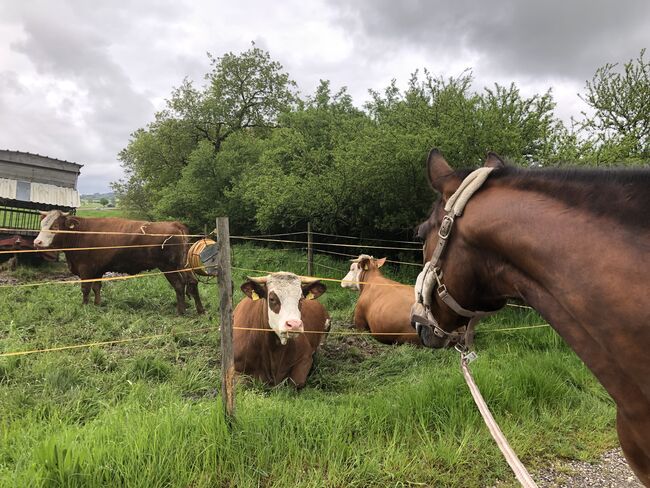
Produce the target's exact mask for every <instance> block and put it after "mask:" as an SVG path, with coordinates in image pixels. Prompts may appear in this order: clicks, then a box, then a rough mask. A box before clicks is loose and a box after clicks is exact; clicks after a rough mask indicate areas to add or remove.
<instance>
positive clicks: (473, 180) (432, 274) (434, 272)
mask: <svg viewBox="0 0 650 488" xmlns="http://www.w3.org/2000/svg"><path fill="white" fill-rule="evenodd" d="M493 169H494V168H479V169H477V170H475V171H473V172H472V173H470V174H469V175H468V176H467V177H466V178H465V179H464V180H463V181H462V183H461V184H460V186H459V187H458V190H456V192H455V193H454V194H453V195H452V196H451V197H450V198H449V200H448V201H447V204H446V205H445V211H447V214H446V215H445V216H444V217H443V219H442V222H441V224H440V229H438V243H437V244H436V248H435V249H434V251H433V255H432V256H431V260H429V261H428V262H427V263H425V265H424V268H423V270H422V272H421V273H420V277H421V279H420V277H418V281H419V282H420V286H419V287H418V286H417V284H416V289H415V298H416V301H415V303H414V304H413V306H412V307H411V325H413V327H415V329H416V330H417V332H418V335H419V334H420V330H421V327H422V326H425V327H429V328H430V329H431V330H432V332H433V334H434V335H435V336H437V337H439V338H444V337H449V336H451V335H452V333H451V332H447V331H446V330H444V329H443V328H442V327H440V323H439V322H438V321H437V320H436V318H435V317H434V316H433V312H432V311H431V306H430V305H431V304H430V303H427V298H428V297H429V296H431V294H430V293H427V292H430V291H431V288H432V287H433V286H434V280H435V285H436V293H437V295H438V297H439V298H440V300H442V302H443V303H444V304H445V305H447V306H448V307H449V308H450V309H452V310H453V311H454V312H455V313H456V314H457V315H460V316H462V317H468V318H470V319H472V320H470V322H474V321H476V319H478V318H480V317H483V316H485V315H489V314H490V313H492V312H482V311H471V310H467V309H466V308H463V307H461V306H460V305H459V304H458V302H457V301H456V300H455V299H454V297H452V296H451V294H450V293H449V291H448V290H447V286H446V285H445V284H444V283H443V277H444V273H443V271H442V268H441V266H440V263H439V261H440V257H441V256H442V254H443V252H444V250H445V247H446V246H447V242H448V239H449V236H450V235H451V231H452V229H453V227H454V222H455V220H456V217H459V216H461V215H462V214H463V210H464V208H465V205H466V204H467V201H468V200H469V199H470V197H471V196H472V195H473V194H474V193H476V191H478V189H479V188H480V187H481V185H482V184H483V183H484V182H485V180H486V179H487V177H488V176H489V174H490V172H491V171H492V170H493Z"/></svg>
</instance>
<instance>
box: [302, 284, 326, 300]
mask: <svg viewBox="0 0 650 488" xmlns="http://www.w3.org/2000/svg"><path fill="white" fill-rule="evenodd" d="M325 291H327V287H326V286H325V285H324V284H322V283H321V282H320V281H312V282H311V283H304V284H303V285H302V294H303V295H304V296H306V297H309V298H310V299H312V298H318V297H319V296H321V295H322V294H323V293H325ZM310 295H311V296H310Z"/></svg>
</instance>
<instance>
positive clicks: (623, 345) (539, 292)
mask: <svg viewBox="0 0 650 488" xmlns="http://www.w3.org/2000/svg"><path fill="white" fill-rule="evenodd" d="M484 168H491V170H490V171H491V172H490V173H489V174H488V175H487V178H486V179H485V181H484V182H483V184H482V185H481V186H480V187H479V188H478V190H476V192H475V193H474V194H473V196H471V197H470V198H469V200H467V202H466V206H465V207H464V210H462V213H461V215H459V216H457V217H456V218H455V219H453V220H451V224H449V220H450V219H449V218H448V217H447V218H446V211H445V205H446V204H447V202H448V201H449V200H450V199H451V200H452V202H453V201H454V200H455V199H456V198H457V196H458V195H456V196H454V197H453V198H452V195H454V193H455V192H456V190H457V189H458V188H459V186H460V185H461V182H463V180H464V179H465V178H466V177H467V176H468V175H469V174H470V171H468V170H458V171H454V170H453V169H452V168H451V167H450V166H449V164H448V163H447V161H445V159H444V157H443V156H442V154H441V153H440V152H439V151H438V150H436V149H433V150H432V151H431V152H430V153H429V157H428V161H427V176H428V180H429V183H430V185H431V187H432V188H433V189H434V190H435V191H437V192H438V193H439V194H440V195H441V198H440V199H439V200H438V201H437V202H436V203H435V204H434V207H433V210H432V213H431V215H430V217H429V218H428V219H427V220H426V221H425V222H423V223H422V224H421V225H420V226H419V228H418V234H419V235H420V236H421V237H423V238H424V239H425V246H424V257H425V261H430V260H431V258H432V256H434V261H437V263H433V264H436V270H437V271H435V273H434V274H435V277H436V279H437V281H436V283H437V285H434V286H432V287H429V288H427V289H426V290H425V291H424V294H425V295H426V298H427V300H428V303H429V305H427V307H429V309H428V310H429V313H430V316H431V317H432V319H431V320H430V323H429V324H425V325H423V326H418V333H419V335H420V338H421V340H422V342H423V344H424V345H425V346H428V347H434V348H438V347H443V346H444V345H446V343H448V341H449V336H448V333H450V332H452V331H453V330H455V329H457V328H458V327H460V326H463V325H466V324H467V322H468V320H469V319H468V318H467V317H465V316H463V315H460V314H459V313H458V312H457V311H455V310H457V308H456V307H454V306H450V305H449V301H448V300H443V298H446V296H447V295H449V296H453V299H454V300H455V304H456V305H460V308H461V310H463V311H467V310H483V311H486V312H490V311H496V310H498V309H500V308H502V307H503V306H504V305H505V304H506V301H507V300H508V299H510V298H518V299H521V300H523V301H524V302H525V303H527V304H528V305H530V306H531V307H533V308H534V309H535V310H537V311H538V312H539V313H540V315H541V316H542V317H543V318H544V319H545V320H546V321H548V323H549V324H550V325H551V326H552V327H553V328H554V329H555V330H556V331H557V332H558V333H559V334H560V336H562V338H563V339H564V340H565V341H566V342H567V343H568V344H569V345H570V346H571V348H572V349H573V350H574V351H575V352H576V354H577V355H578V356H579V357H580V359H581V360H582V361H583V362H584V363H585V364H586V365H587V367H588V368H589V369H590V370H591V371H592V372H593V374H594V375H595V376H596V378H597V379H598V380H599V381H600V383H601V384H602V385H603V387H604V388H605V389H606V390H607V392H608V393H609V394H610V395H611V397H612V398H613V399H614V402H615V403H616V407H617V414H616V428H617V432H618V438H619V442H620V444H621V447H622V449H623V452H624V454H625V457H626V458H627V460H628V462H629V465H630V467H631V468H632V470H633V471H634V473H635V474H636V476H637V477H638V478H639V479H640V480H641V482H642V483H644V485H645V486H650V308H649V305H650V303H649V302H650V300H649V297H650V171H649V170H647V169H636V170H600V169H598V170H596V169H593V170H578V169H519V168H515V167H511V166H506V165H505V164H504V162H503V160H502V159H501V158H500V157H499V156H497V155H496V154H494V153H489V154H488V157H487V159H486V161H485V164H484ZM475 173H476V172H475ZM463 186H464V185H463ZM459 193H460V192H459ZM452 202H449V203H452ZM447 207H448V208H449V205H447ZM441 224H442V226H443V228H442V229H441ZM442 240H444V241H445V242H446V245H445V243H441V241H442ZM441 244H442V246H440V245H441ZM438 247H442V251H440V252H439V251H437V250H436V249H437V248H438ZM435 255H438V256H439V258H438V257H436V256H435ZM426 269H427V267H425V271H426ZM432 269H433V268H432ZM425 271H423V273H424V272H425ZM421 279H422V273H421V276H420V277H419V278H418V282H420V281H421ZM441 290H442V291H441ZM416 291H417V286H416ZM452 305H453V304H452Z"/></svg>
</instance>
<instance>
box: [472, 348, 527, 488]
mask: <svg viewBox="0 0 650 488" xmlns="http://www.w3.org/2000/svg"><path fill="white" fill-rule="evenodd" d="M460 369H461V370H462V372H463V377H464V378H465V382H466V383H467V386H468V388H469V391H470V393H471V394H472V398H474V402H475V403H476V406H477V407H478V409H479V412H481V416H482V417H483V420H484V422H485V425H486V426H487V428H488V430H489V431H490V434H492V438H493V439H494V441H495V442H496V443H497V446H498V447H499V450H500V451H501V453H502V454H503V457H505V458H506V461H507V462H508V465H509V466H510V469H512V471H513V473H514V474H515V476H516V477H517V480H518V481H519V483H521V486H523V487H524V488H537V485H536V484H535V482H534V481H533V479H532V478H531V476H530V474H529V473H528V471H527V470H526V467H525V466H524V465H523V464H522V462H521V461H520V460H519V457H517V454H516V453H515V451H514V450H513V449H512V447H510V444H508V440H507V439H506V437H505V436H504V435H503V432H501V429H500V428H499V425H498V424H497V423H496V421H495V420H494V417H493V416H492V413H491V412H490V409H489V408H488V406H487V404H486V403H485V400H484V399H483V395H481V392H480V391H479V389H478V387H477V386H476V383H474V378H473V377H472V373H471V371H470V370H469V367H468V361H467V359H466V358H465V356H464V355H463V353H462V352H461V353H460Z"/></svg>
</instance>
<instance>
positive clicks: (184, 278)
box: [34, 210, 205, 314]
mask: <svg viewBox="0 0 650 488" xmlns="http://www.w3.org/2000/svg"><path fill="white" fill-rule="evenodd" d="M57 230H58V231H77V232H79V233H74V232H71V233H55V232H50V231H57ZM85 232H89V233H85ZM92 232H100V233H97V234H93V233H92ZM102 232H106V234H102ZM112 232H114V233H115V234H110V233H112ZM120 233H125V234H126V235H125V234H120ZM147 234H158V235H154V236H152V235H147ZM186 234H187V227H185V225H183V224H181V223H180V222H144V221H138V220H126V219H119V218H83V217H77V216H74V215H69V214H68V213H65V212H61V211H60V210H50V211H49V212H41V231H40V233H39V234H38V236H36V239H34V245H35V246H36V247H39V248H53V249H72V248H74V249H78V248H89V247H113V246H134V247H123V248H117V249H99V250H79V251H77V250H70V251H64V252H65V258H66V261H67V262H68V267H69V268H70V271H71V272H72V273H73V274H75V275H77V276H78V277H79V278H81V279H82V280H85V279H94V278H101V277H102V275H103V274H104V273H106V272H107V271H113V272H118V273H128V274H137V273H139V272H141V271H145V270H150V269H155V268H158V269H159V270H161V271H172V270H176V269H183V268H185V267H186V260H187V251H188V247H189V245H188V238H187V237H186ZM137 246H146V247H137ZM165 278H167V281H169V283H170V284H171V285H172V287H173V288H174V290H175V291H176V311H177V312H178V314H183V313H184V312H185V308H186V303H185V294H186V293H187V295H188V296H191V297H192V298H193V299H194V304H195V306H196V311H197V312H198V313H203V312H204V311H205V310H204V308H203V305H202V304H201V298H200V297H199V288H198V282H197V280H196V277H195V276H194V275H193V274H192V272H191V271H185V272H180V273H166V274H165ZM91 288H92V290H93V292H94V293H95V305H99V304H100V302H101V288H102V282H101V281H96V282H91V283H82V284H81V291H82V293H83V303H84V304H87V303H88V297H89V295H90V290H91Z"/></svg>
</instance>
